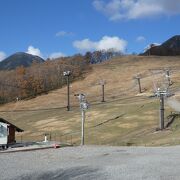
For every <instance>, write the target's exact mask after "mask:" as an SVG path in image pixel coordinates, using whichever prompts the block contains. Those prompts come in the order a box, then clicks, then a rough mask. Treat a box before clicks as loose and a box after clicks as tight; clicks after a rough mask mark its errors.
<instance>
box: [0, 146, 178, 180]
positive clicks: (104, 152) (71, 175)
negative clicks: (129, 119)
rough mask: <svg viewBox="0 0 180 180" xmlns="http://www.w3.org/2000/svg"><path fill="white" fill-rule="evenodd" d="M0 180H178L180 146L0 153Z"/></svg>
mask: <svg viewBox="0 0 180 180" xmlns="http://www.w3.org/2000/svg"><path fill="white" fill-rule="evenodd" d="M0 167H1V168H0V174H1V177H0V179H1V180H10V179H11V180H12V179H15V180H17V179H18V180H21V179H23V180H36V179H40V180H44V179H47V180H48V179H50V180H51V179H65V180H66V179H67V180H70V179H75V180H86V179H87V180H94V179H100V180H106V179H108V180H109V179H111V180H116V179H118V180H119V179H122V180H126V179H128V180H133V179H137V180H140V179H143V180H144V179H148V180H150V179H152V180H156V179H157V180H159V179H160V180H174V179H175V180H176V179H177V180H179V179H180V146H174V147H155V148H149V147H108V146H84V147H66V148H59V149H46V150H39V151H29V152H16V153H9V154H8V153H6V154H3V153H0Z"/></svg>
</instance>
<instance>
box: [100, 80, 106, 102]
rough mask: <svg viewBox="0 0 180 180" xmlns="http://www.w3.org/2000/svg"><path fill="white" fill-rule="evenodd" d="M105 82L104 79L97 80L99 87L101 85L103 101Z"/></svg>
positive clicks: (103, 98) (103, 100)
mask: <svg viewBox="0 0 180 180" xmlns="http://www.w3.org/2000/svg"><path fill="white" fill-rule="evenodd" d="M105 84H106V81H105V80H103V79H101V80H100V81H99V85H101V87H102V100H101V102H105V97H104V95H105V93H104V87H105Z"/></svg>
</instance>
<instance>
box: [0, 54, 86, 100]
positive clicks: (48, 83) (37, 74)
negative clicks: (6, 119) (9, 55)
mask: <svg viewBox="0 0 180 180" xmlns="http://www.w3.org/2000/svg"><path fill="white" fill-rule="evenodd" d="M87 68H89V62H88V60H87V59H86V58H84V56H81V55H76V56H72V57H67V58H58V59H56V60H52V61H51V60H47V61H45V62H44V63H37V62H33V63H32V65H31V66H30V67H27V68H25V67H24V66H19V67H17V68H16V69H15V70H11V71H0V103H6V102H10V101H13V100H16V98H18V99H25V98H32V97H35V96H37V95H40V94H42V93H47V92H49V91H50V90H54V89H57V88H60V87H62V86H63V85H64V84H65V83H66V78H65V77H64V76H63V72H64V71H66V70H69V71H71V76H70V81H73V80H75V79H77V78H81V77H82V74H83V73H84V71H85V70H86V69H87Z"/></svg>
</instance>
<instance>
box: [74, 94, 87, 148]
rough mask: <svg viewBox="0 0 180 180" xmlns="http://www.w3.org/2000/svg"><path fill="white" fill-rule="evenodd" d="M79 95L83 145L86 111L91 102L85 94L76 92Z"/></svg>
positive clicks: (82, 142) (82, 140)
mask: <svg viewBox="0 0 180 180" xmlns="http://www.w3.org/2000/svg"><path fill="white" fill-rule="evenodd" d="M75 96H77V97H78V99H79V103H80V110H81V146H83V145H84V123H85V112H86V110H87V109H88V108H89V104H88V102H87V100H86V97H85V95H84V94H75Z"/></svg>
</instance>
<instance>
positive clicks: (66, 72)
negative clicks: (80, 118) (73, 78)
mask: <svg viewBox="0 0 180 180" xmlns="http://www.w3.org/2000/svg"><path fill="white" fill-rule="evenodd" d="M63 75H64V76H65V77H66V80H67V111H70V89H69V76H70V75H71V71H64V72H63Z"/></svg>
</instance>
